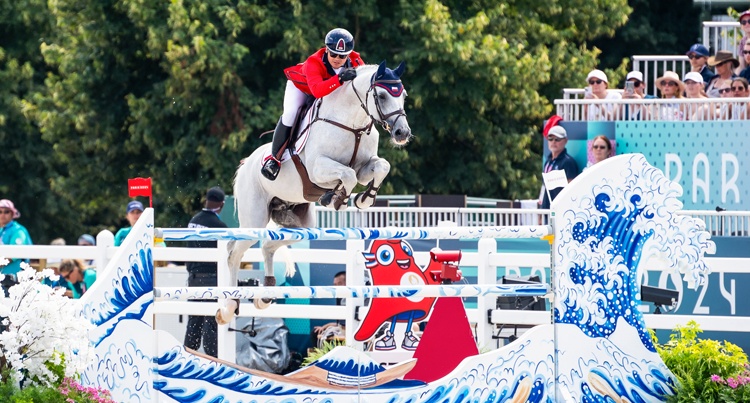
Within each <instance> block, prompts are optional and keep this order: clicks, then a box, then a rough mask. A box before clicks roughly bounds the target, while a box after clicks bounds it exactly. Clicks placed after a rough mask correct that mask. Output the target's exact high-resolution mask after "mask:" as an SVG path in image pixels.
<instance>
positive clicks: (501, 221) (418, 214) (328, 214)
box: [316, 206, 549, 228]
mask: <svg viewBox="0 0 750 403" xmlns="http://www.w3.org/2000/svg"><path fill="white" fill-rule="evenodd" d="M316 209H317V217H318V226H320V227H326V228H348V227H359V228H373V227H430V226H437V225H439V224H441V223H442V222H445V221H450V222H451V223H455V224H456V225H458V226H459V227H479V226H488V225H538V224H539V223H540V222H546V219H547V216H548V215H549V210H538V209H533V210H532V209H515V208H506V209H503V208H500V209H499V208H485V207H467V208H451V207H370V208H369V209H366V210H357V209H353V208H350V209H347V210H345V211H332V210H330V209H326V208H322V207H320V206H316Z"/></svg>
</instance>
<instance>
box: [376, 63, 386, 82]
mask: <svg viewBox="0 0 750 403" xmlns="http://www.w3.org/2000/svg"><path fill="white" fill-rule="evenodd" d="M383 73H385V60H383V61H382V62H380V64H379V65H378V71H377V73H375V79H376V80H377V79H378V78H380V77H383Z"/></svg>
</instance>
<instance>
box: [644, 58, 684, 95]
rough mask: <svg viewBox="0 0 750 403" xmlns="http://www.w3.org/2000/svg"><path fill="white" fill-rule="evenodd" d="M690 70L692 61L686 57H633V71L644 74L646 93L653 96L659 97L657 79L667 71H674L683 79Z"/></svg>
mask: <svg viewBox="0 0 750 403" xmlns="http://www.w3.org/2000/svg"><path fill="white" fill-rule="evenodd" d="M690 68H691V67H690V59H688V57H687V56H685V55H653V56H651V55H648V56H646V55H635V56H633V70H634V71H640V72H641V73H643V81H644V82H645V83H646V88H647V90H646V93H647V94H651V95H657V92H656V79H657V78H659V77H661V76H662V75H664V72H665V71H674V72H675V73H677V75H678V76H680V78H682V77H684V76H685V74H687V73H689V72H690Z"/></svg>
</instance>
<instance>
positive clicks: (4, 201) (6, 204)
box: [0, 199, 21, 219]
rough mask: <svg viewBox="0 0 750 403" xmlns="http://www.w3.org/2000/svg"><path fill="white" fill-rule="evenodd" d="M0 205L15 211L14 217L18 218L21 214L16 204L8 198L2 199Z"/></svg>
mask: <svg viewBox="0 0 750 403" xmlns="http://www.w3.org/2000/svg"><path fill="white" fill-rule="evenodd" d="M0 207H4V208H7V209H10V210H11V211H12V212H13V218H14V219H16V218H18V217H20V216H21V213H19V212H18V210H17V209H16V206H15V205H14V204H13V202H12V201H10V200H8V199H2V200H0Z"/></svg>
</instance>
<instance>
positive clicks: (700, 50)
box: [685, 43, 708, 57]
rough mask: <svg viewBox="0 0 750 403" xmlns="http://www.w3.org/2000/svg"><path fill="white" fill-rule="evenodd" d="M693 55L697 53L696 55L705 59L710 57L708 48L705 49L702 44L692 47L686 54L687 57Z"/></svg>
mask: <svg viewBox="0 0 750 403" xmlns="http://www.w3.org/2000/svg"><path fill="white" fill-rule="evenodd" d="M691 53H695V54H696V55H701V56H703V57H708V48H707V47H705V46H704V45H703V44H702V43H696V44H695V45H693V46H691V47H690V49H688V51H687V52H685V54H686V55H689V54H691Z"/></svg>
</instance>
